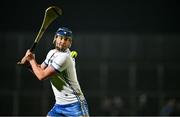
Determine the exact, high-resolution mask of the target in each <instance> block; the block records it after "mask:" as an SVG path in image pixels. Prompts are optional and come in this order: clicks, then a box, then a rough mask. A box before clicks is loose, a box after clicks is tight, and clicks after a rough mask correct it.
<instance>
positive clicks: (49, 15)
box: [17, 6, 62, 64]
mask: <svg viewBox="0 0 180 117" xmlns="http://www.w3.org/2000/svg"><path fill="white" fill-rule="evenodd" d="M61 15H62V10H61V9H60V8H58V7H56V6H50V7H48V8H47V9H46V11H45V14H44V19H43V22H42V25H41V28H40V30H39V32H38V34H37V36H36V39H35V40H34V42H33V44H32V46H31V48H30V51H31V52H33V51H34V50H35V48H36V46H37V44H38V43H39V40H40V39H41V37H42V36H43V34H44V32H45V31H46V29H47V28H48V26H49V25H50V24H51V23H52V22H53V21H54V20H55V19H56V18H58V17H59V16H61ZM24 62H25V61H20V62H18V63H17V64H24Z"/></svg>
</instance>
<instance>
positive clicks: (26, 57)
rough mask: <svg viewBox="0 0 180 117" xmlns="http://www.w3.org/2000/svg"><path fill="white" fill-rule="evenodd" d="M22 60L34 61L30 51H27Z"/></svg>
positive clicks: (33, 55)
mask: <svg viewBox="0 0 180 117" xmlns="http://www.w3.org/2000/svg"><path fill="white" fill-rule="evenodd" d="M24 58H25V60H26V61H31V60H32V59H35V54H33V53H32V52H31V51H30V50H27V52H26V54H25V56H24Z"/></svg>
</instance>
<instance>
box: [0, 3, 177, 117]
mask: <svg viewBox="0 0 180 117" xmlns="http://www.w3.org/2000/svg"><path fill="white" fill-rule="evenodd" d="M51 5H56V6H58V7H60V8H62V10H63V15H62V16H61V17H60V18H58V19H57V20H56V21H55V22H53V23H52V24H51V25H50V27H49V28H48V30H47V32H46V33H45V34H44V35H43V37H42V40H41V42H40V44H39V46H38V48H37V50H36V58H37V60H38V62H39V63H41V62H42V61H43V60H44V57H45V56H46V53H47V52H48V50H49V49H50V48H51V47H53V46H52V39H53V36H54V32H55V31H56V30H57V28H58V27H60V26H66V27H69V28H70V29H72V31H73V34H74V36H73V44H74V45H73V46H72V50H77V51H78V58H77V59H76V62H77V63H76V64H77V72H78V78H79V82H80V84H81V87H82V90H83V92H84V94H85V96H86V99H87V101H88V104H89V109H90V114H91V115H159V113H160V112H161V109H162V108H163V107H164V106H165V105H166V104H167V102H169V101H170V102H173V101H174V100H175V103H173V104H172V105H173V106H174V108H173V110H174V112H173V113H172V114H174V115H179V113H178V112H179V109H180V106H179V105H180V103H179V97H180V95H179V90H180V85H179V83H180V79H179V78H180V55H179V53H180V47H179V43H180V41H179V37H180V28H179V17H178V15H179V4H178V3H177V1H176V0H151V1H144V0H136V1H134V0H120V1H118V0H117V1H114V0H111V1H93V0H88V1H77V0H76V1H75V0H73V1H70V0H59V1H55V0H36V1H30V0H29V1H25V0H16V1H8V0H7V1H3V2H2V3H1V7H0V11H1V12H0V13H1V18H0V22H1V26H0V48H1V49H0V53H1V57H0V60H1V62H2V63H1V67H0V69H1V70H0V71H1V84H0V101H1V102H0V103H1V104H0V108H1V109H0V114H1V115H46V113H47V112H48V111H49V109H50V108H51V107H52V105H53V103H54V97H53V94H52V90H51V87H50V84H49V81H48V80H45V81H38V80H37V79H36V78H35V76H34V75H33V74H31V73H30V72H29V71H28V70H27V69H25V68H22V67H19V66H17V65H16V62H17V61H18V60H19V59H20V58H21V57H22V56H23V55H24V53H25V52H26V49H28V48H29V47H30V46H31V44H32V43H33V40H34V39H35V36H36V35H37V32H38V31H39V28H40V26H41V23H42V19H43V15H44V11H45V9H46V8H47V7H49V6H51ZM175 111H176V112H175Z"/></svg>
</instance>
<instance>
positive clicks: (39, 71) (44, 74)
mask: <svg viewBox="0 0 180 117" xmlns="http://www.w3.org/2000/svg"><path fill="white" fill-rule="evenodd" d="M25 59H26V60H27V61H29V63H30V65H31V68H32V71H33V73H34V74H35V75H36V77H37V78H38V79H39V80H43V79H46V78H48V77H49V76H52V75H54V74H55V73H56V71H55V70H54V68H53V67H51V66H48V67H46V66H45V65H43V64H41V65H40V64H38V63H37V62H36V60H35V57H34V55H33V53H32V52H30V51H29V50H28V51H27V52H26V55H25Z"/></svg>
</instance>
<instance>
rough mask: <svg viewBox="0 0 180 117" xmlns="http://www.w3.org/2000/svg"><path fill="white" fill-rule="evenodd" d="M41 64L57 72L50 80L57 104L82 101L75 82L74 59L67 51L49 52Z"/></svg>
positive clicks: (82, 97)
mask: <svg viewBox="0 0 180 117" xmlns="http://www.w3.org/2000/svg"><path fill="white" fill-rule="evenodd" d="M43 63H44V64H45V65H47V66H52V67H53V68H54V69H55V70H56V71H57V74H56V75H54V76H52V77H51V78H50V82H51V86H52V89H53V92H54V95H55V99H56V103H57V104H62V105H64V104H70V103H73V102H77V101H78V100H84V96H83V93H82V91H81V88H80V85H79V82H78V80H77V74H76V68H75V59H74V58H72V57H71V55H70V50H69V49H67V50H66V51H65V52H60V51H58V50H57V49H53V50H50V51H49V53H48V54H47V57H46V59H45V61H44V62H43Z"/></svg>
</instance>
